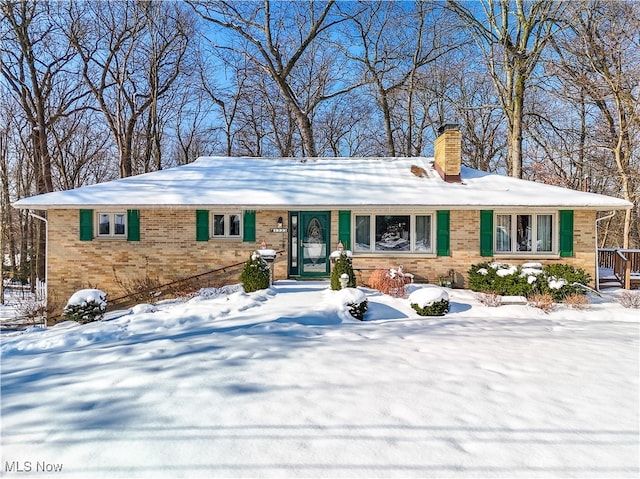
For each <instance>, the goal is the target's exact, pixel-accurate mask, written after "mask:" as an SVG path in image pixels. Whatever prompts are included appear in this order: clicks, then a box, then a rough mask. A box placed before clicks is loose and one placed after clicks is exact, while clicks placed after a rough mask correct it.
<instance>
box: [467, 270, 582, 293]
mask: <svg viewBox="0 0 640 479" xmlns="http://www.w3.org/2000/svg"><path fill="white" fill-rule="evenodd" d="M468 280H469V289H471V290H472V291H476V292H481V293H490V294H498V295H501V296H525V297H527V298H529V297H531V296H532V295H534V294H543V295H549V296H551V297H552V298H553V300H554V301H562V300H563V299H564V298H566V297H567V296H569V295H570V294H585V293H586V291H585V289H584V288H582V287H581V286H580V285H583V286H586V285H587V284H589V281H591V277H590V276H589V275H588V274H587V273H586V272H585V271H584V270H583V269H580V268H575V267H573V266H571V265H568V264H550V265H546V266H544V267H543V268H542V270H536V269H533V268H522V267H521V266H509V265H507V264H503V263H498V262H484V263H479V264H474V265H472V266H471V268H470V269H469V271H468Z"/></svg>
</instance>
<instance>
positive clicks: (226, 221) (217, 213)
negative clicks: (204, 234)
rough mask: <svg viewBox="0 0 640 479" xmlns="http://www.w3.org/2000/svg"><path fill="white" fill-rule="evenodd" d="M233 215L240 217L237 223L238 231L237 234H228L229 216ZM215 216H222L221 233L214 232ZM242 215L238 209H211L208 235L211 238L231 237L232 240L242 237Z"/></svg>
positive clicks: (229, 227)
mask: <svg viewBox="0 0 640 479" xmlns="http://www.w3.org/2000/svg"><path fill="white" fill-rule="evenodd" d="M234 215H235V216H238V217H239V218H240V223H239V225H238V229H239V232H238V234H237V235H231V234H229V231H230V229H231V216H234ZM216 216H224V234H221V235H216V234H214V232H215V227H216V224H215V223H216V222H215V218H216ZM242 217H243V215H242V212H240V211H211V212H210V221H209V224H210V228H209V237H210V238H211V239H233V240H240V239H242V233H243V229H242Z"/></svg>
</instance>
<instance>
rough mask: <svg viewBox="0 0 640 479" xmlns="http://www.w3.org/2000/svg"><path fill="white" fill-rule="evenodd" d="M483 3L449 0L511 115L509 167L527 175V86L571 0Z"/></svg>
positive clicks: (486, 0)
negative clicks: (524, 148)
mask: <svg viewBox="0 0 640 479" xmlns="http://www.w3.org/2000/svg"><path fill="white" fill-rule="evenodd" d="M480 3H481V8H479V7H480V6H479V5H477V4H474V5H473V8H472V7H467V6H464V5H463V3H462V2H460V1H458V0H447V5H448V7H449V8H450V9H451V10H452V11H454V12H455V13H456V14H457V15H458V16H459V17H460V19H461V21H462V22H463V24H464V25H465V26H466V27H467V28H468V30H469V31H470V33H471V35H472V36H473V38H474V39H475V41H476V43H477V45H478V48H479V49H480V51H481V52H482V55H483V56H484V61H485V64H486V67H487V70H488V71H489V74H490V76H491V78H492V80H493V83H494V86H495V88H496V91H497V93H498V98H499V99H500V105H501V107H502V109H503V110H504V113H505V115H506V117H507V140H508V148H509V153H508V157H507V169H508V171H509V174H510V175H511V176H514V177H517V178H521V177H522V158H523V154H522V138H523V127H524V125H523V118H524V115H525V111H524V106H525V98H526V94H527V89H528V86H529V85H530V83H531V81H532V75H533V72H534V70H535V68H536V67H537V66H538V63H539V60H540V56H541V55H542V52H543V50H544V49H545V47H546V46H547V45H548V43H549V40H550V39H551V37H552V36H553V35H554V33H555V32H556V31H557V30H558V27H557V21H558V16H559V15H561V14H562V12H563V10H564V9H565V8H566V3H564V2H553V1H549V0H531V1H529V2H526V1H525V0H482V1H481V2H480Z"/></svg>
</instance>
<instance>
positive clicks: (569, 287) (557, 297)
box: [534, 264, 591, 302]
mask: <svg viewBox="0 0 640 479" xmlns="http://www.w3.org/2000/svg"><path fill="white" fill-rule="evenodd" d="M590 281H591V277H590V276H589V275H588V274H587V273H586V272H585V271H584V270H583V269H580V268H575V267H573V266H571V265H569V264H548V265H546V266H545V267H543V268H542V276H541V277H539V278H538V281H536V283H534V291H535V292H537V293H543V294H549V295H551V296H552V297H553V299H554V301H556V302H560V301H563V300H564V298H566V297H567V296H569V295H570V294H581V295H584V294H586V291H585V289H584V288H581V287H580V285H584V286H586V285H587V284H589V282H590Z"/></svg>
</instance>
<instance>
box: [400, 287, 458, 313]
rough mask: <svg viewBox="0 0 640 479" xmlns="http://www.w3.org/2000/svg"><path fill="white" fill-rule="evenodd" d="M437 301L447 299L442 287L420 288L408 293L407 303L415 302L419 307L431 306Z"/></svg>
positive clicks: (447, 296) (447, 295)
mask: <svg viewBox="0 0 640 479" xmlns="http://www.w3.org/2000/svg"><path fill="white" fill-rule="evenodd" d="M438 301H449V294H448V293H447V292H446V291H445V290H444V289H442V288H438V287H433V288H420V289H417V290H415V291H414V292H413V293H411V294H410V295H409V304H417V305H418V306H420V307H421V308H426V307H427V306H431V305H432V304H433V303H437V302H438Z"/></svg>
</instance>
